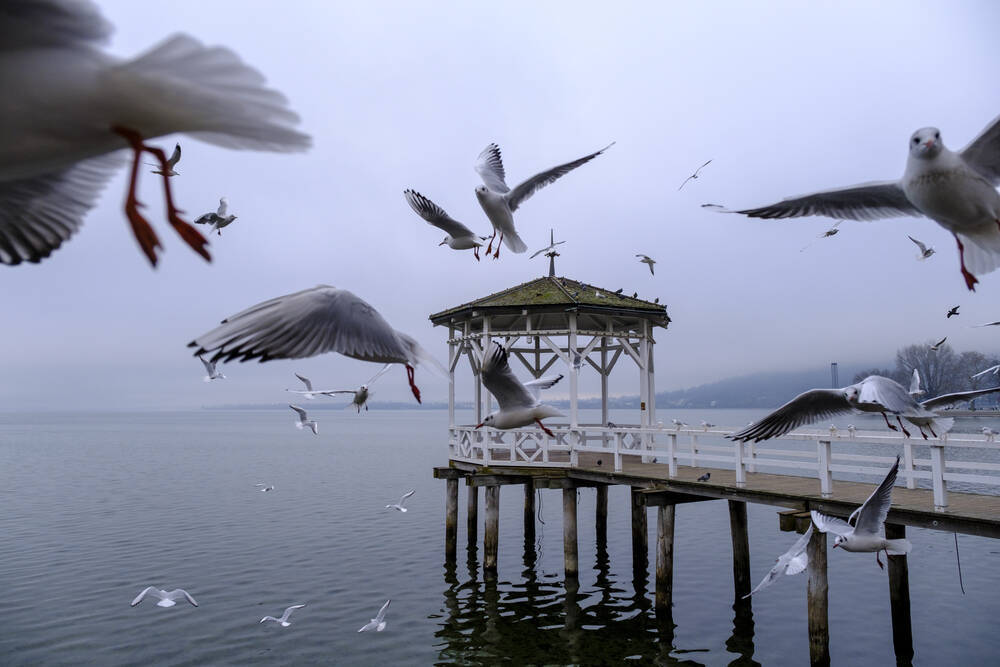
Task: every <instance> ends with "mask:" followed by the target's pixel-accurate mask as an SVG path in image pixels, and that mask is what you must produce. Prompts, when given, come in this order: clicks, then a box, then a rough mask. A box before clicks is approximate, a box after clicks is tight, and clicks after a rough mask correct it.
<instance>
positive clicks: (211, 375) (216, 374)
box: [198, 354, 226, 382]
mask: <svg viewBox="0 0 1000 667" xmlns="http://www.w3.org/2000/svg"><path fill="white" fill-rule="evenodd" d="M198 360H199V361H201V363H202V364H204V365H205V372H206V373H208V375H206V376H205V377H204V378H202V379H203V380H204V381H205V382H211V381H212V380H225V379H226V376H225V375H223V374H222V371H220V370H217V369H216V368H215V362H214V361H206V360H205V358H204V357H202V356H201V355H200V354H199V355H198Z"/></svg>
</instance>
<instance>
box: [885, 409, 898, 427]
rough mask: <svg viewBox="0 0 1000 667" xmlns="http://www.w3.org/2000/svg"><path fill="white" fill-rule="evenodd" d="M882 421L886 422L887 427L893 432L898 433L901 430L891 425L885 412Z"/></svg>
mask: <svg viewBox="0 0 1000 667" xmlns="http://www.w3.org/2000/svg"><path fill="white" fill-rule="evenodd" d="M882 419H884V420H885V425H886V426H888V427H889V428H891V429H892V430H893V431H898V430H899V429H898V428H896V427H895V426H893V425H892V424H890V423H889V418H888V417H886V416H885V413H884V412H883V413H882Z"/></svg>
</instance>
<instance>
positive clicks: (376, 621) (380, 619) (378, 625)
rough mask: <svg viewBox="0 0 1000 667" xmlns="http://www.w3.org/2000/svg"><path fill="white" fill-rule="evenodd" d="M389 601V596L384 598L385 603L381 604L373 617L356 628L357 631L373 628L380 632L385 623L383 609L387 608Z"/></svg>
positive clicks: (390, 600)
mask: <svg viewBox="0 0 1000 667" xmlns="http://www.w3.org/2000/svg"><path fill="white" fill-rule="evenodd" d="M390 602H392V599H391V598H390V599H388V600H386V601H385V604H384V605H382V608H381V609H379V610H378V613H377V614H375V618H373V619H372V620H370V621H369V622H368V623H366V624H365V625H363V626H362V627H361V629H359V630H358V632H367V631H368V630H374V631H375V632H382V631H383V630H385V625H386V623H385V610H386V609H388V608H389V603H390Z"/></svg>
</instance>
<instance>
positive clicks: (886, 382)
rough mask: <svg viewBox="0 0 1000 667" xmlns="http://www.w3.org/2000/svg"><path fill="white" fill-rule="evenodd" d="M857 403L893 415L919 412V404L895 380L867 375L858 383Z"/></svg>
mask: <svg viewBox="0 0 1000 667" xmlns="http://www.w3.org/2000/svg"><path fill="white" fill-rule="evenodd" d="M859 384H860V386H861V390H860V391H859V392H858V403H866V404H873V405H876V406H878V407H879V408H880V409H885V410H888V411H889V412H892V413H894V414H901V413H907V414H915V413H919V412H921V409H920V404H919V403H917V401H916V399H915V398H913V396H910V394H909V392H907V391H906V389H905V388H904V387H903V385H901V384H899V383H898V382H896V381H895V380H892V379H890V378H887V377H882V376H881V375H869V376H868V377H866V378H865V379H864V380H862V381H861V382H860V383H859Z"/></svg>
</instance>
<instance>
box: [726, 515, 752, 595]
mask: <svg viewBox="0 0 1000 667" xmlns="http://www.w3.org/2000/svg"><path fill="white" fill-rule="evenodd" d="M729 530H730V532H731V533H732V538H733V589H734V591H735V593H736V598H735V599H736V601H737V602H738V601H740V600H742V599H743V596H745V595H747V594H748V593H749V592H750V538H749V536H748V535H747V504H746V503H745V502H743V501H740V500H730V501H729Z"/></svg>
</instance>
